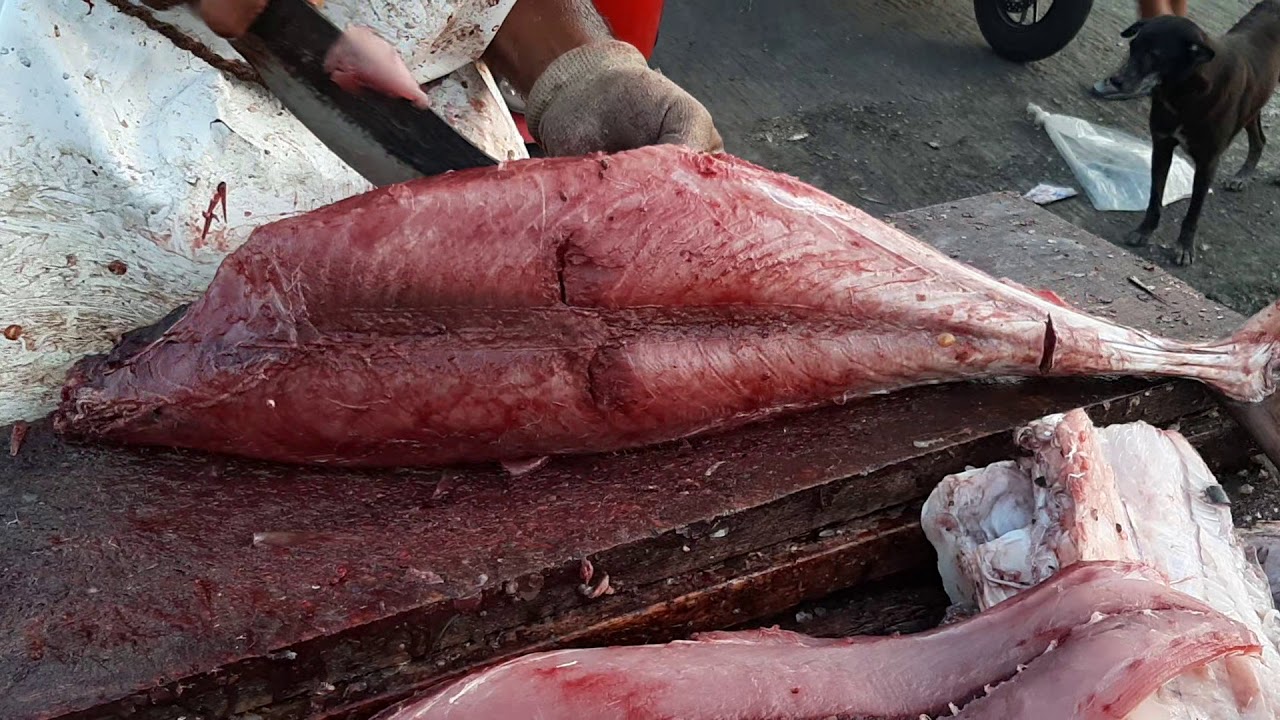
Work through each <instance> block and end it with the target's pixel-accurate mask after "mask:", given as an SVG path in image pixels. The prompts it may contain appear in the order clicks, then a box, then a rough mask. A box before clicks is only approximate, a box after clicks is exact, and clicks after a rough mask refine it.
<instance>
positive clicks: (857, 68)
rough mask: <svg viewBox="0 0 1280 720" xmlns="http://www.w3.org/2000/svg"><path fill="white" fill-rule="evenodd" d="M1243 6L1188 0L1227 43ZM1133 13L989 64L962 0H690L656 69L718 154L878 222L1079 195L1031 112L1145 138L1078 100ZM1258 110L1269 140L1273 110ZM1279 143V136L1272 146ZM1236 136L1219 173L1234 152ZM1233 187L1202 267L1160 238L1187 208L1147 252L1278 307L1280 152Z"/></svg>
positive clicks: (668, 24)
mask: <svg viewBox="0 0 1280 720" xmlns="http://www.w3.org/2000/svg"><path fill="white" fill-rule="evenodd" d="M1252 4H1253V3H1251V2H1245V1H1240V0H1195V2H1192V3H1191V16H1192V19H1194V20H1196V21H1197V22H1199V23H1200V24H1201V25H1202V26H1203V27H1204V28H1205V29H1206V30H1208V31H1210V32H1215V33H1217V32H1223V31H1225V30H1226V29H1227V28H1228V27H1230V26H1231V24H1233V23H1234V22H1235V21H1236V20H1237V19H1238V18H1239V17H1240V16H1241V15H1243V14H1244V13H1245V12H1246V11H1247V10H1248V9H1249V7H1251V6H1252ZM1135 12H1136V9H1135V4H1134V3H1130V2H1120V1H1116V0H1105V1H1104V0H1098V1H1097V2H1095V5H1094V10H1093V14H1092V16H1091V17H1090V18H1089V21H1088V23H1087V24H1086V25H1085V27H1084V29H1083V30H1082V31H1081V33H1080V35H1079V36H1078V37H1077V38H1076V39H1075V40H1074V41H1073V42H1072V44H1071V45H1069V46H1068V47H1067V48H1066V49H1065V50H1063V51H1062V52H1061V53H1059V54H1058V55H1056V56H1054V57H1052V58H1049V59H1047V60H1044V61H1042V62H1039V63H1034V64H1031V65H1018V64H1013V63H1009V62H1006V61H1004V60H1001V59H1000V58H998V57H997V56H995V55H994V54H993V53H992V52H991V50H990V49H989V48H988V47H987V45H986V44H985V42H984V41H983V39H982V36H981V35H980V34H979V32H978V28H977V25H976V23H975V22H974V19H973V8H972V3H970V2H967V1H966V0H934V1H933V2H925V1H924V0H910V1H909V0H842V1H838V2H837V1H834V0H735V1H732V2H731V1H729V0H697V1H696V2H692V1H686V2H668V3H667V9H666V15H665V17H664V22H663V26H662V33H661V36H660V38H659V43H658V49H657V51H656V53H655V55H654V58H653V60H654V64H655V65H656V66H658V67H659V68H661V69H662V70H663V71H664V72H665V73H667V74H668V75H669V76H671V77H672V78H674V79H675V80H676V81H677V82H679V83H681V84H682V85H684V86H685V87H686V88H688V89H689V90H690V91H691V92H693V93H694V94H695V95H696V96H698V97H699V98H700V99H701V100H702V101H703V102H704V103H705V104H706V105H707V106H708V108H710V110H711V112H712V114H713V115H714V116H715V117H716V120H717V124H718V126H719V127H720V130H721V132H722V133H723V135H724V136H725V142H726V144H727V149H728V150H729V151H730V152H732V153H734V154H736V155H739V156H741V157H743V158H746V159H748V160H752V161H754V162H758V163H760V164H762V165H765V166H768V167H771V168H773V169H776V170H780V171H783V172H787V173H790V174H793V175H795V176H797V177H800V178H802V179H804V180H806V181H808V182H810V183H813V184H814V185H817V186H819V187H821V188H823V189H825V190H827V191H829V192H832V193H833V194H835V195H837V196H839V197H841V198H843V199H844V200H846V201H848V202H850V203H852V204H854V205H856V206H858V207H861V208H863V209H864V210H867V211H869V212H872V213H874V214H876V215H878V216H882V215H887V214H889V213H892V212H897V211H900V210H907V209H911V208H916V207H921V206H924V205H930V204H933V203H938V202H945V201H947V200H955V199H959V198H963V197H967V196H971V195H976V194H979V193H985V192H989V191H993V190H1019V191H1025V190H1028V189H1030V188H1031V187H1033V186H1034V185H1036V184H1037V183H1040V182H1052V183H1054V184H1061V185H1070V186H1073V187H1076V188H1079V187H1080V186H1079V184H1078V183H1077V182H1076V181H1075V179H1074V177H1073V176H1072V174H1071V171H1070V169H1069V168H1068V167H1067V165H1066V163H1065V162H1064V161H1063V160H1062V158H1061V157H1060V156H1059V154H1058V152H1057V150H1056V149H1055V148H1054V147H1053V145H1052V143H1051V142H1050V140H1049V138H1048V136H1047V135H1046V134H1045V132H1044V130H1043V129H1041V128H1037V127H1035V126H1034V125H1033V124H1032V122H1031V121H1030V120H1029V118H1028V116H1027V114H1026V110H1025V109H1026V106H1027V103H1029V102H1034V103H1036V104H1038V105H1041V106H1042V107H1044V108H1045V109H1046V110H1049V111H1051V112H1059V113H1064V114H1068V115H1074V116H1077V117H1082V118H1085V119H1087V120H1090V121H1093V122H1097V123H1100V124H1105V125H1108V126H1111V127H1115V128H1119V129H1122V130H1125V131H1128V132H1131V133H1134V134H1137V135H1139V136H1140V137H1143V138H1145V137H1147V132H1146V113H1147V109H1148V106H1149V103H1148V101H1147V100H1139V101H1130V102H1101V101H1097V100H1094V99H1092V98H1091V97H1090V96H1089V95H1088V94H1087V93H1086V91H1085V87H1086V86H1087V85H1088V84H1091V83H1093V82H1094V81H1095V80H1096V79H1098V78H1100V77H1103V76H1105V75H1108V74H1110V73H1111V72H1112V71H1113V70H1114V69H1115V67H1116V66H1118V65H1119V64H1120V63H1121V62H1122V61H1123V59H1124V56H1125V48H1124V47H1123V46H1122V45H1121V41H1120V38H1119V33H1120V31H1121V30H1122V29H1124V28H1125V27H1126V26H1128V25H1129V24H1130V23H1131V22H1132V21H1133V19H1134V13H1135ZM1277 106H1278V104H1277V103H1276V102H1274V101H1273V103H1272V106H1271V108H1270V110H1269V111H1268V113H1267V115H1266V117H1264V120H1263V125H1264V128H1266V130H1267V131H1269V132H1272V133H1275V132H1276V128H1275V121H1276V118H1277V116H1280V108H1278V107H1277ZM1275 137H1280V135H1276V136H1275ZM1244 146H1245V139H1244V137H1243V134H1241V136H1240V137H1239V138H1238V139H1237V141H1236V143H1235V145H1233V147H1232V151H1231V154H1230V156H1229V157H1228V158H1227V160H1226V161H1225V163H1224V166H1223V167H1224V171H1223V175H1225V174H1226V173H1227V172H1234V171H1235V169H1236V167H1237V166H1238V165H1239V163H1240V162H1241V161H1242V159H1243V157H1244ZM1261 171H1262V172H1261V178H1260V180H1259V181H1257V182H1255V183H1254V184H1253V185H1252V186H1250V187H1249V188H1247V189H1246V190H1245V191H1244V192H1241V193H1229V192H1225V191H1223V190H1222V189H1221V186H1220V183H1219V185H1218V186H1217V187H1216V188H1215V191H1214V193H1213V194H1212V195H1211V196H1210V198H1209V201H1208V202H1207V204H1206V209H1205V213H1204V215H1203V217H1202V219H1201V222H1200V231H1199V234H1198V244H1199V245H1201V246H1202V247H1203V248H1204V249H1203V250H1201V251H1200V252H1199V256H1198V258H1197V261H1196V264H1195V265H1194V266H1192V267H1191V268H1176V267H1172V262H1171V257H1170V253H1169V251H1168V250H1167V248H1162V247H1160V245H1161V244H1164V245H1168V244H1170V243H1172V242H1173V241H1174V239H1175V238H1176V236H1177V230H1178V224H1179V223H1180V222H1181V219H1182V216H1183V214H1184V213H1185V211H1186V205H1187V201H1185V200H1184V201H1181V202H1179V203H1177V204H1174V205H1171V206H1169V207H1167V208H1166V211H1165V216H1164V221H1163V223H1162V225H1161V227H1160V230H1159V231H1158V233H1157V235H1156V237H1155V238H1154V241H1153V245H1152V246H1151V248H1149V249H1147V250H1144V251H1140V252H1141V253H1142V254H1144V255H1145V256H1147V257H1149V258H1150V259H1151V260H1152V261H1153V262H1157V263H1159V264H1161V265H1163V266H1166V267H1170V268H1171V269H1172V271H1173V272H1174V273H1175V274H1176V275H1178V276H1179V277H1181V278H1183V279H1184V280H1186V281H1187V282H1188V283H1190V284H1191V285H1192V286H1194V287H1196V288H1197V289H1199V290H1200V291H1201V292H1203V293H1205V294H1206V295H1208V296H1209V297H1210V298H1212V299H1214V300H1216V301H1218V302H1221V303H1223V304H1224V305H1227V306H1229V307H1232V308H1234V309H1236V310H1238V311H1240V312H1243V313H1250V312H1252V311H1254V310H1257V309H1259V308H1260V307H1261V306H1263V305H1264V304H1265V303H1267V302H1269V301H1271V300H1273V299H1275V298H1276V297H1277V296H1280V267H1278V266H1277V264H1276V263H1275V261H1274V258H1275V255H1276V251H1277V249H1278V248H1280V235H1278V234H1277V232H1276V229H1275V225H1274V223H1275V215H1276V212H1277V208H1280V187H1278V186H1276V185H1274V184H1272V182H1271V180H1272V178H1274V177H1275V176H1276V175H1277V172H1280V149H1276V148H1269V149H1268V151H1267V152H1265V153H1264V156H1263V160H1262V165H1261ZM1050 208H1051V209H1052V210H1053V211H1054V212H1056V213H1058V214H1060V215H1061V216H1063V217H1065V218H1066V219H1068V220H1070V221H1071V222H1073V223H1075V224H1077V225H1079V226H1081V227H1083V228H1085V229H1087V230H1089V231H1090V232H1093V233H1095V234H1097V235H1099V236H1101V237H1103V238H1106V239H1108V240H1110V241H1112V242H1115V243H1118V244H1119V243H1121V241H1122V238H1123V237H1124V235H1125V233H1126V232H1127V231H1128V230H1130V229H1132V228H1133V227H1135V226H1136V225H1137V224H1138V222H1139V220H1140V219H1141V217H1140V214H1139V213H1117V212H1110V213H1101V212H1097V211H1095V210H1094V209H1093V206H1092V205H1091V204H1090V203H1089V201H1088V200H1087V199H1085V198H1084V197H1083V196H1081V197H1077V198H1073V199H1071V200H1067V201H1063V202H1060V203H1057V204H1055V205H1052V206H1050Z"/></svg>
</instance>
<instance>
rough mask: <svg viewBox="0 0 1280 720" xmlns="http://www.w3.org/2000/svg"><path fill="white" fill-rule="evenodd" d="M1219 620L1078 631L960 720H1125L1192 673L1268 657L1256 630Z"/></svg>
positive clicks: (1115, 624) (1142, 620)
mask: <svg viewBox="0 0 1280 720" xmlns="http://www.w3.org/2000/svg"><path fill="white" fill-rule="evenodd" d="M1215 615H1216V617H1214V618H1213V619H1209V618H1208V617H1206V616H1205V615H1203V614H1201V613H1195V612H1185V611H1163V612H1153V613H1133V614H1129V615H1118V616H1112V617H1107V618H1103V619H1101V620H1099V621H1098V622H1095V623H1093V624H1091V625H1086V626H1084V627H1081V628H1077V629H1076V630H1073V631H1072V632H1071V634H1070V635H1068V636H1067V638H1066V639H1065V640H1064V641H1063V642H1062V644H1061V646H1059V647H1057V648H1055V649H1054V650H1053V651H1052V652H1050V653H1047V654H1046V655H1044V656H1042V657H1041V658H1039V659H1038V660H1036V661H1035V662H1033V663H1031V665H1030V666H1029V667H1028V668H1027V669H1026V670H1025V671H1024V672H1022V673H1020V674H1018V675H1016V676H1015V677H1014V678H1013V679H1012V680H1010V681H1009V682H1007V683H1004V684H1002V685H1000V686H999V687H997V688H995V689H994V690H993V691H992V692H991V693H990V694H989V695H987V696H986V697H982V698H979V699H977V700H975V701H974V702H972V703H970V704H969V705H966V706H965V708H964V709H963V710H962V711H961V712H960V713H958V714H957V715H956V720H1016V719H1018V718H1026V720H1119V719H1120V718H1123V717H1125V716H1126V715H1128V714H1129V712H1130V711H1132V710H1133V709H1134V708H1136V707H1137V706H1138V704H1139V703H1141V702H1142V701H1143V700H1144V699H1146V697H1147V696H1148V695H1150V694H1151V693H1153V692H1155V691H1156V689H1157V688H1159V687H1160V686H1161V685H1163V684H1164V683H1166V682H1168V681H1169V680H1172V679H1173V678H1175V677H1177V676H1178V675H1181V674H1182V673H1184V672H1186V671H1187V670H1189V669H1192V668H1198V667H1203V666H1204V665H1206V664H1207V663H1210V662H1213V661H1214V660H1218V659H1220V658H1224V657H1227V656H1231V655H1241V654H1251V655H1257V654H1258V653H1260V652H1261V650H1262V648H1261V646H1259V645H1258V643H1257V640H1256V639H1255V638H1254V636H1253V634H1252V633H1251V632H1249V631H1248V630H1247V629H1246V628H1244V627H1243V626H1241V625H1238V624H1235V623H1232V622H1230V621H1228V620H1227V619H1226V616H1224V615H1218V614H1217V613H1215Z"/></svg>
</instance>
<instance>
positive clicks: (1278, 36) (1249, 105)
mask: <svg viewBox="0 0 1280 720" xmlns="http://www.w3.org/2000/svg"><path fill="white" fill-rule="evenodd" d="M1120 36H1121V37H1124V38H1132V39H1131V40H1130V42H1129V59H1128V62H1126V63H1125V65H1124V67H1123V68H1121V69H1120V72H1118V73H1117V74H1116V75H1115V76H1113V77H1112V78H1111V81H1112V82H1113V83H1115V84H1116V85H1117V86H1118V87H1119V88H1120V89H1121V90H1124V91H1132V90H1134V89H1136V88H1138V87H1140V86H1141V85H1142V84H1143V83H1144V82H1146V81H1149V79H1150V78H1153V77H1154V78H1155V79H1156V80H1157V84H1156V86H1155V89H1154V90H1153V91H1152V94H1151V142H1152V152H1151V201H1150V203H1149V204H1148V205H1147V214H1146V216H1145V217H1144V218H1143V220H1142V224H1141V225H1139V226H1138V229H1137V230H1134V231H1133V232H1131V233H1129V237H1128V238H1127V239H1126V240H1127V242H1128V243H1129V244H1130V245H1144V244H1146V242H1147V241H1148V240H1149V239H1150V237H1151V233H1153V232H1155V229H1156V226H1158V225H1159V224H1160V208H1161V200H1162V199H1163V198H1164V186H1165V180H1166V179H1168V177H1169V165H1170V164H1171V163H1172V162H1173V150H1174V148H1175V147H1177V146H1178V145H1181V146H1182V148H1183V150H1185V151H1186V153H1187V154H1188V155H1190V156H1191V159H1192V160H1193V161H1194V162H1195V167H1196V174H1195V181H1194V184H1193V188H1192V192H1191V204H1190V206H1189V207H1188V208H1187V216H1186V218H1185V219H1184V220H1183V221H1182V231H1181V232H1180V233H1179V235H1178V252H1177V256H1176V258H1175V259H1176V262H1177V263H1178V264H1179V265H1190V264H1191V263H1192V262H1193V261H1194V260H1195V234H1196V225H1197V223H1199V221H1200V211H1201V210H1202V209H1203V207H1204V199H1205V196H1206V195H1207V194H1208V193H1209V185H1210V184H1211V183H1212V182H1213V179H1214V176H1215V175H1216V174H1217V171H1218V161H1219V159H1221V157H1222V154H1223V153H1224V152H1225V151H1226V149H1227V147H1228V146H1229V145H1231V141H1232V140H1234V139H1235V137H1236V136H1237V135H1238V134H1240V131H1241V130H1244V131H1246V132H1247V133H1248V135H1249V155H1248V157H1247V158H1246V159H1245V161H1244V166H1243V167H1241V168H1240V171H1239V172H1237V173H1236V174H1235V175H1234V176H1233V177H1231V178H1230V179H1228V180H1227V181H1226V183H1225V187H1226V189H1228V190H1241V189H1243V188H1244V186H1245V185H1246V184H1247V183H1248V182H1249V179H1250V178H1251V177H1252V176H1253V173H1254V170H1255V169H1256V168H1257V166H1258V158H1259V157H1261V156H1262V147H1263V145H1265V144H1266V138H1265V137H1264V136H1263V134H1262V120H1261V113H1262V107H1263V106H1264V105H1266V104H1267V101H1268V100H1269V99H1270V98H1271V94H1272V92H1273V91H1274V90H1275V88H1276V83H1277V82H1280V2H1277V0H1263V2H1260V3H1258V4H1257V5H1255V6H1254V8H1253V9H1252V10H1250V11H1249V13H1248V14H1247V15H1245V16H1244V17H1243V18H1241V19H1240V21H1239V22H1237V23H1236V24H1235V26H1234V27H1232V28H1231V30H1230V31H1228V32H1227V33H1226V34H1225V35H1223V36H1221V37H1218V38H1211V37H1209V36H1208V35H1207V34H1206V33H1205V32H1204V31H1203V30H1201V29H1200V28H1199V27H1198V26H1197V25H1196V24H1195V23H1193V22H1191V21H1190V20H1187V19H1186V18H1181V17H1174V16H1169V15H1166V16H1162V17H1157V18H1153V19H1150V20H1140V21H1138V22H1136V23H1134V24H1133V25H1131V26H1130V27H1129V28H1128V29H1126V30H1125V31H1124V32H1123V33H1121V34H1120Z"/></svg>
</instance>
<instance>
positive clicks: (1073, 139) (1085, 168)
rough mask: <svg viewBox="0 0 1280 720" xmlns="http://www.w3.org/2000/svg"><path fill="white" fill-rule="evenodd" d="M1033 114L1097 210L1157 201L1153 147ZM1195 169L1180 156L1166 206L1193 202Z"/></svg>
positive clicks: (1038, 111) (1035, 108)
mask: <svg viewBox="0 0 1280 720" xmlns="http://www.w3.org/2000/svg"><path fill="white" fill-rule="evenodd" d="M1027 112H1028V113H1029V114H1030V115H1031V116H1032V118H1033V119H1034V120H1035V123H1036V125H1039V126H1042V127H1044V130H1045V132H1047V133H1048V134H1049V139H1050V140H1052V141H1053V144H1054V147H1056V148H1058V152H1060V153H1062V157H1063V158H1064V159H1066V161H1067V164H1068V165H1070V166H1071V171H1072V172H1073V173H1075V176H1076V179H1077V180H1079V181H1080V185H1081V186H1082V187H1083V188H1084V191H1085V194H1086V195H1088V196H1089V201H1090V202H1092V203H1093V206H1094V207H1095V208H1097V209H1098V210H1101V211H1104V212H1105V211H1108V210H1125V211H1139V210H1146V209H1147V201H1148V200H1149V199H1150V197H1151V143H1150V142H1148V141H1146V140H1142V139H1140V138H1136V137H1134V136H1132V135H1130V134H1128V133H1125V132H1121V131H1119V130H1113V129H1111V128H1107V127H1099V126H1097V125H1094V124H1092V123H1090V122H1087V121H1085V120H1081V119H1080V118H1076V117H1070V116H1068V115H1058V114H1055V113H1049V112H1045V111H1044V110H1043V109H1042V108H1041V107H1040V106H1039V105H1036V104H1034V103H1032V104H1029V105H1027ZM1194 176H1195V169H1194V168H1193V167H1192V165H1191V163H1190V162H1188V161H1187V160H1186V158H1184V157H1182V156H1181V155H1179V154H1177V153H1175V154H1174V156H1173V165H1172V166H1171V167H1170V168H1169V180H1168V182H1167V183H1166V184H1165V187H1164V198H1163V204H1164V205H1168V204H1170V203H1174V202H1177V201H1179V200H1183V199H1186V198H1188V197H1191V181H1192V179H1193V178H1194Z"/></svg>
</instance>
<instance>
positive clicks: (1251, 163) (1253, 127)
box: [1222, 113, 1267, 192]
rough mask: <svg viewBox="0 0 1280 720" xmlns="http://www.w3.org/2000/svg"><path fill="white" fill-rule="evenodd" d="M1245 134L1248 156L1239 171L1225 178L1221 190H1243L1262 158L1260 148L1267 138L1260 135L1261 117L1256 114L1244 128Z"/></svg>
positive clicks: (1263, 145)
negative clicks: (1247, 142) (1247, 141)
mask: <svg viewBox="0 0 1280 720" xmlns="http://www.w3.org/2000/svg"><path fill="white" fill-rule="evenodd" d="M1244 129H1245V132H1247V133H1249V154H1248V155H1247V156H1246V157H1245V159H1244V165H1241V166H1240V170H1239V171H1237V172H1236V174H1235V175H1232V176H1231V177H1229V178H1227V181H1226V182H1225V183H1223V184H1222V186H1223V188H1225V189H1227V190H1231V191H1232V192H1239V191H1240V190H1243V189H1244V188H1245V186H1246V185H1248V184H1249V181H1250V180H1252V179H1253V173H1254V171H1255V170H1257V169H1258V160H1259V159H1260V158H1261V157H1262V148H1264V147H1266V145H1267V137H1266V136H1265V135H1263V134H1262V115H1261V113H1259V114H1258V116H1257V117H1255V118H1254V119H1253V120H1251V121H1249V124H1248V125H1245V126H1244Z"/></svg>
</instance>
